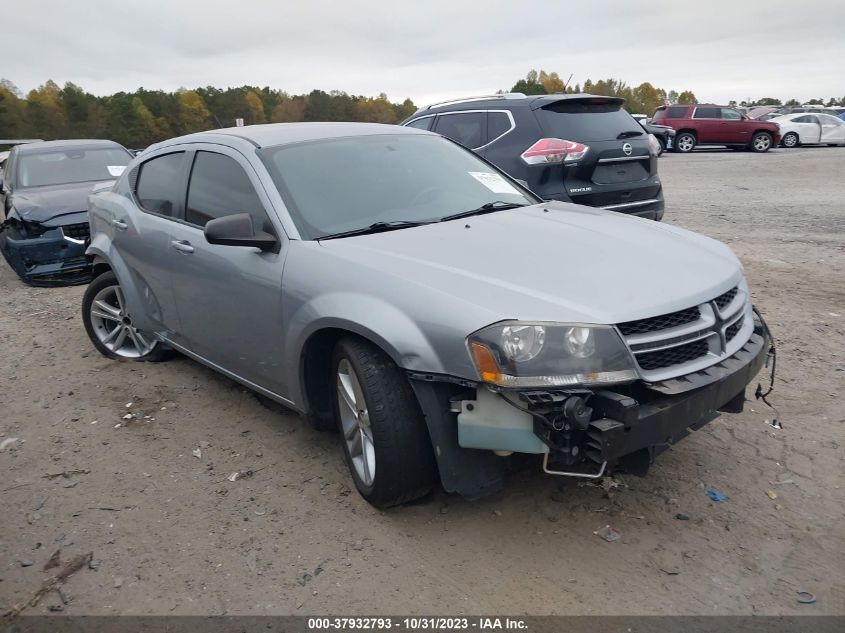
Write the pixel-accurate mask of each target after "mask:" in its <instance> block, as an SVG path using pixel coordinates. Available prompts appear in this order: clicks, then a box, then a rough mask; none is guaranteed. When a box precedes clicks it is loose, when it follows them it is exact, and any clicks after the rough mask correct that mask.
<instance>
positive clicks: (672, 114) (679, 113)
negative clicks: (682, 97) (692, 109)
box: [666, 106, 687, 119]
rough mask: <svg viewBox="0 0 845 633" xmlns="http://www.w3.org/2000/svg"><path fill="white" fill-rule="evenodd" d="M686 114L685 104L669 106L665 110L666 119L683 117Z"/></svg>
mask: <svg viewBox="0 0 845 633" xmlns="http://www.w3.org/2000/svg"><path fill="white" fill-rule="evenodd" d="M686 115H687V107H686V106H669V108H667V110H666V118H667V119H683V118H684V117H685V116H686Z"/></svg>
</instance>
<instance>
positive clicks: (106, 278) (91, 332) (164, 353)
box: [82, 271, 171, 362]
mask: <svg viewBox="0 0 845 633" xmlns="http://www.w3.org/2000/svg"><path fill="white" fill-rule="evenodd" d="M115 285H117V286H119V285H120V283H119V282H118V280H117V277H116V276H115V274H114V273H113V272H112V271H108V272H105V273H103V274H102V275H99V276H97V277H95V278H94V279H93V280H92V281H91V283H90V284H88V287H87V288H86V289H85V294H84V295H83V296H82V323H83V325H84V326H85V332H86V333H87V334H88V338H90V339H91V342H92V343H93V344H94V347H96V348H97V351H98V352H100V353H101V354H102V355H103V356H106V357H108V358H112V359H114V360H133V361H146V362H158V361H162V360H165V359H166V358H167V357H169V356H170V353H171V350H170V349H168V348H166V347H165V346H164V344H162V343H161V342H160V341H156V342H155V344H154V345H153V347H152V349H151V350H150V351H149V352H148V353H146V354H143V355H141V356H135V357H127V356H124V355H119V354H116V353H114V352H113V351H112V350H110V349H109V348H107V347H106V346H105V345H104V344H103V342H102V341H101V340H100V337H99V336H98V335H97V333H96V329H97V328H98V327H99V326H98V325H96V324H95V323H94V322H93V321H92V317H91V304H92V303H93V302H94V298H95V297H96V296H97V294H98V293H99V292H100V291H101V290H104V289H106V288H108V287H109V286H115Z"/></svg>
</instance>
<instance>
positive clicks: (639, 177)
mask: <svg viewBox="0 0 845 633" xmlns="http://www.w3.org/2000/svg"><path fill="white" fill-rule="evenodd" d="M623 103H624V100H623V99H619V98H616V97H601V96H594V95H588V94H556V95H542V96H526V95H524V94H522V93H508V94H498V95H491V96H486V97H472V98H469V99H460V100H456V101H448V102H444V103H436V104H434V105H430V106H426V107H424V108H422V109H420V110H417V112H415V113H414V114H413V115H412V116H411V117H409V118H408V119H407V120H405V121H404V122H403V123H402V125H407V126H410V127H415V128H419V129H422V130H429V131H432V132H436V133H438V134H441V135H443V136H446V137H448V138H450V139H452V140H453V141H456V142H458V143H460V144H461V145H463V146H464V147H467V148H469V149H471V150H473V151H474V152H475V153H477V154H478V155H480V156H481V157H482V158H485V159H486V160H488V161H490V162H491V163H493V164H494V165H496V166H497V167H499V168H500V169H503V170H504V171H506V172H507V173H508V174H510V175H511V176H512V177H514V178H517V179H519V180H522V181H525V182H526V183H527V185H528V187H529V188H530V189H531V190H532V191H534V192H535V193H537V194H539V195H540V197H542V198H544V199H546V200H560V201H563V202H575V203H577V204H584V205H589V206H592V207H601V208H603V209H611V210H613V211H621V212H623V213H629V214H632V215H638V216H643V217H646V218H651V219H654V220H659V219H661V218H662V217H663V189H662V186H661V184H660V178H659V177H658V175H657V156H658V154H660V150H661V148H660V143H659V142H658V141H657V139H656V138H654V137H653V136H651V135H649V134H648V132H646V131H645V130H644V129H643V128H642V127H641V126H640V125H639V124H638V123H637V121H636V120H635V119H634V118H633V117H632V116H631V115H630V114H628V112H626V111H625V110H624V109H623V108H622V104H623Z"/></svg>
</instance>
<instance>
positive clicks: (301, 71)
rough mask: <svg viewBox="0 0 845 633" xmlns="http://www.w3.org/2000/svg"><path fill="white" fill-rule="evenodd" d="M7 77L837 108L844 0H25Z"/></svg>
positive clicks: (397, 95) (844, 91)
mask: <svg viewBox="0 0 845 633" xmlns="http://www.w3.org/2000/svg"><path fill="white" fill-rule="evenodd" d="M4 4H5V5H6V6H4V9H3V11H2V14H0V15H2V35H0V42H2V50H3V52H2V55H0V60H2V61H0V77H4V78H6V79H9V80H10V81H12V82H13V83H14V84H16V85H17V86H18V87H19V88H20V89H21V90H22V91H24V92H26V91H28V90H30V89H32V88H34V87H36V86H38V85H39V84H41V83H43V82H44V81H45V80H47V79H53V80H54V81H56V82H57V83H59V84H63V83H64V82H66V81H72V82H74V83H76V84H79V85H81V86H82V87H83V88H85V89H86V90H88V91H89V92H93V93H95V94H108V93H112V92H116V91H120V90H127V91H131V90H134V89H135V88H138V87H139V86H143V87H145V88H148V89H164V90H174V89H176V88H178V87H180V86H185V87H195V86H204V85H214V86H218V87H226V86H240V85H243V84H250V85H258V86H265V85H269V86H271V87H273V88H279V89H282V90H285V91H287V92H289V93H297V94H298V93H303V92H309V91H311V90H312V89H314V88H319V89H323V90H326V91H328V90H343V91H346V92H348V93H351V94H363V95H375V94H378V93H379V92H386V93H387V94H388V96H389V97H390V98H391V100H394V101H398V100H402V99H404V98H405V97H411V98H412V99H413V100H414V101H415V102H416V103H418V104H421V103H426V102H431V101H436V100H439V99H444V98H451V97H456V96H466V95H473V94H484V93H488V92H494V91H496V90H498V89H507V88H509V87H510V86H511V85H513V83H514V82H515V81H516V79H518V78H519V77H522V76H524V75H525V73H526V72H527V71H528V70H529V69H531V68H537V69H539V68H543V69H545V70H547V71H556V72H558V73H559V74H560V75H561V77H562V78H563V79H564V80H565V79H566V78H567V77H569V75H570V73H571V74H572V82H573V83H583V81H584V80H585V79H587V78H588V77H589V78H592V79H594V80H595V79H598V78H607V77H615V78H620V79H622V80H624V81H626V82H627V83H628V84H631V85H636V84H639V83H641V82H644V81H649V82H651V83H652V84H654V85H655V86H657V87H662V88H665V89H666V90H667V91H668V90H671V89H675V90H678V91H679V92H680V91H682V90H685V89H689V90H692V91H693V92H694V93H695V94H696V95H697V96H698V98H699V100H700V101H716V102H727V101H728V100H730V99H737V100H738V101H739V100H742V99H745V98H748V97H751V98H754V99H756V98H760V97H764V96H774V97H779V98H781V99H787V98H791V97H795V98H797V99H800V100H802V101H803V100H807V99H810V98H814V97H820V98H824V99H828V98H830V97H836V98H841V97H843V96H845V1H843V0H803V1H802V2H797V1H794V0H790V1H789V2H784V1H783V0H729V1H725V0H704V1H701V0H589V1H583V0H578V1H570V0H518V1H517V0H509V1H502V0H486V1H484V2H481V1H479V0H475V1H465V0H446V1H441V0H426V1H425V2H411V1H408V0H405V1H404V2H403V1H402V0H392V1H391V2H388V1H385V0H331V1H330V0H298V1H295V0H239V1H232V0H228V1H227V2H219V1H218V0H169V1H167V0H143V1H137V0H123V1H120V0H118V1H115V0H76V1H74V2H68V1H67V0H53V1H47V0H23V1H18V2H11V1H10V2H7V3H4Z"/></svg>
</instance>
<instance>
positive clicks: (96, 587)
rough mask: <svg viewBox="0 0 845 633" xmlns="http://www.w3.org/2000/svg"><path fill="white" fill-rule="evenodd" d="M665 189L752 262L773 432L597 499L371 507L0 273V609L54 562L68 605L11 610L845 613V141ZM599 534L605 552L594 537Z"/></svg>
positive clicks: (725, 444)
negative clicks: (78, 563) (769, 336)
mask: <svg viewBox="0 0 845 633" xmlns="http://www.w3.org/2000/svg"><path fill="white" fill-rule="evenodd" d="M660 172H661V175H662V177H663V181H664V187H665V194H666V200H667V213H666V221H667V222H670V223H672V224H677V225H680V226H683V227H687V228H690V229H694V230H697V231H701V232H703V233H706V234H708V235H711V236H713V237H715V238H718V239H721V240H724V241H726V242H727V243H729V244H730V245H731V246H732V247H733V248H734V249H735V251H736V253H737V254H738V255H739V257H740V258H741V259H742V261H743V262H744V265H745V269H746V272H747V275H748V278H749V281H750V284H751V287H752V289H753V292H754V297H755V301H756V304H757V305H758V307H759V308H760V309H761V311H762V312H763V314H764V315H765V316H766V318H767V319H768V322H769V325H770V326H771V328H772V330H773V332H774V334H775V336H776V338H777V342H778V379H777V383H776V390H775V392H774V394H773V396H772V400H773V402H774V404H775V405H776V406H777V408H778V409H779V411H780V420H781V421H782V424H783V429H781V430H776V429H774V428H772V427H771V426H769V425H767V424H766V420H767V419H771V417H772V414H771V412H770V410H768V409H767V407H765V406H764V405H762V403H759V402H750V403H748V404H747V406H746V410H745V412H744V413H742V414H739V415H724V416H722V417H721V418H720V419H718V420H716V421H715V422H712V423H711V424H709V425H708V426H706V427H704V429H702V430H701V431H699V432H697V433H695V434H694V435H693V436H691V437H689V438H687V439H685V440H684V441H683V442H681V443H680V444H678V445H677V446H676V447H675V448H673V449H672V450H671V451H669V452H667V453H665V454H664V455H662V456H661V457H660V458H659V461H658V463H657V464H656V465H655V466H654V467H653V468H652V470H651V472H650V473H649V475H648V476H647V477H646V478H636V477H628V476H625V477H620V478H618V479H617V480H616V483H617V484H618V487H616V488H613V489H611V490H609V491H606V490H605V489H603V488H601V487H594V486H589V485H584V484H580V485H579V483H578V482H575V481H570V480H567V481H564V480H561V479H555V478H552V477H548V476H544V475H542V474H541V473H540V472H533V471H531V472H523V473H520V474H518V475H515V476H514V477H513V478H512V479H511V480H510V481H509V483H508V485H507V488H506V490H505V491H504V493H502V494H499V495H497V496H494V497H492V498H488V499H484V500H482V501H477V502H473V503H470V502H467V501H464V500H463V499H461V498H459V497H456V496H452V495H446V494H445V493H443V492H442V491H440V492H436V493H434V494H433V495H432V496H431V497H430V498H428V499H426V500H424V501H422V502H421V503H417V504H415V505H411V506H407V507H402V508H397V509H393V510H391V511H388V512H380V511H378V510H375V509H373V508H372V507H370V506H368V505H367V504H366V503H365V502H364V501H363V500H362V499H361V498H360V497H359V496H358V494H357V493H356V492H355V491H354V489H352V488H351V480H350V477H349V475H348V473H347V470H346V466H345V464H344V461H343V458H342V453H341V446H340V442H339V439H338V437H337V436H334V435H331V434H321V433H318V432H316V431H312V430H310V429H309V428H307V427H306V426H305V425H304V424H303V422H302V421H301V420H300V419H298V418H297V417H296V416H293V415H286V414H284V413H280V412H278V411H273V410H271V409H269V408H267V407H265V406H263V405H262V404H261V403H259V402H258V400H257V399H256V398H255V397H254V396H253V395H251V394H250V393H248V392H247V391H245V390H244V389H243V388H241V387H240V386H238V385H236V384H235V383H233V382H231V381H229V380H227V379H225V378H223V377H221V376H218V375H216V374H214V373H212V372H211V371H210V370H208V369H206V368H204V367H203V366H201V365H198V364H197V363H195V362H193V361H190V360H188V359H186V358H182V357H177V358H176V359H174V360H172V361H169V362H167V363H161V364H133V363H115V362H112V361H109V360H106V359H105V358H103V357H101V356H100V355H98V354H97V353H96V352H95V351H94V349H93V347H92V346H91V344H90V343H89V341H88V339H87V338H86V335H85V332H84V331H83V328H82V324H81V321H80V317H79V306H80V297H81V296H82V291H83V288H81V287H76V288H63V289H34V288H28V287H26V286H24V285H23V284H22V283H21V282H20V281H18V279H17V278H16V276H15V275H14V274H13V273H12V272H11V270H10V269H9V268H8V266H7V265H6V264H5V262H2V261H1V260H0V263H1V264H2V265H0V359H2V360H0V443H2V445H3V448H2V449H0V450H1V451H2V452H0V475H2V480H0V490H2V495H1V496H0V499H2V518H0V578H2V580H0V611H3V610H5V608H7V607H11V606H12V605H14V604H15V603H22V602H25V601H26V600H28V599H29V598H30V597H31V596H32V595H33V594H34V593H35V592H36V590H37V589H38V587H39V586H40V585H41V583H42V581H43V580H45V579H46V578H49V577H50V575H51V574H54V573H55V572H56V570H55V569H53V570H52V571H48V572H44V571H42V568H43V566H44V565H45V563H46V562H47V561H48V559H49V558H50V556H51V555H52V554H53V552H55V551H56V550H57V549H61V556H62V558H63V560H67V559H69V558H71V557H73V556H75V555H79V554H85V553H87V552H93V561H92V564H91V566H90V568H88V567H84V568H83V569H81V570H80V571H79V572H77V573H76V574H75V575H73V576H72V577H71V578H70V579H69V580H68V582H67V583H66V585H65V586H64V589H63V591H64V594H65V597H66V600H67V604H65V605H62V604H61V601H60V599H59V597H58V596H57V594H56V593H52V594H49V595H47V596H45V598H44V599H43V600H42V601H41V603H40V604H39V605H38V606H37V607H35V608H31V609H29V611H28V612H32V613H40V612H46V611H47V610H48V608H50V607H53V608H63V610H64V613H67V614H170V613H173V614H223V613H226V614H236V613H237V614H247V613H248V614H302V615H304V614H318V613H326V612H329V613H334V614H339V613H342V614H405V613H412V614H423V613H428V614H432V613H436V614H444V615H447V614H448V615H456V614H479V613H482V614H601V613H612V614H626V615H628V614H716V613H730V614H845V546H843V545H844V544H845V527H843V526H845V521H843V519H845V488H843V446H844V445H845V405H843V402H842V398H843V396H844V395H845V394H843V392H845V390H843V387H845V373H844V372H845V148H841V149H831V148H816V149H810V148H802V149H796V150H791V151H786V150H777V151H772V152H770V153H769V154H766V155H752V154H749V153H745V152H733V151H708V152H700V153H695V154H693V155H686V156H681V155H668V156H665V157H664V158H662V159H661V160H660ZM761 378H762V376H761ZM755 384H756V383H755ZM749 396H750V397H752V396H751V393H749ZM129 403H131V404H129ZM127 413H137V414H138V416H137V419H134V420H131V421H127V420H124V419H123V416H124V415H126V414H127ZM147 416H149V417H147ZM12 438H16V440H15V441H12ZM196 449H199V451H196ZM195 452H196V454H195ZM197 455H198V456H197ZM243 470H252V471H254V475H253V476H252V477H251V478H249V479H242V480H239V481H235V482H230V481H228V480H227V476H228V475H230V474H231V473H233V472H235V471H243ZM75 471H76V472H75ZM62 472H70V473H71V474H69V475H67V476H62V475H58V474H59V473H62ZM56 475H58V476H56ZM710 487H712V488H714V489H716V490H719V491H722V492H724V493H725V494H726V495H727V500H726V501H725V502H724V503H714V502H712V501H710V500H709V499H708V497H707V496H706V494H705V491H706V488H710ZM770 496H773V497H774V496H776V498H770ZM678 513H681V514H683V515H687V516H688V517H689V518H688V520H679V519H677V518H676V515H677V514H678ZM606 524H611V525H613V526H614V527H616V528H617V529H619V530H620V531H621V532H622V538H621V540H619V541H617V542H614V543H607V542H605V541H603V540H602V539H600V538H599V537H598V536H595V535H594V534H593V531H594V530H596V529H598V528H601V527H602V526H604V525H606ZM24 565H28V566H24ZM798 591H807V592H810V593H812V594H813V595H814V596H815V597H816V599H817V601H816V602H815V604H811V605H805V604H799V602H798V600H797V598H798V594H797V592H798Z"/></svg>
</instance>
